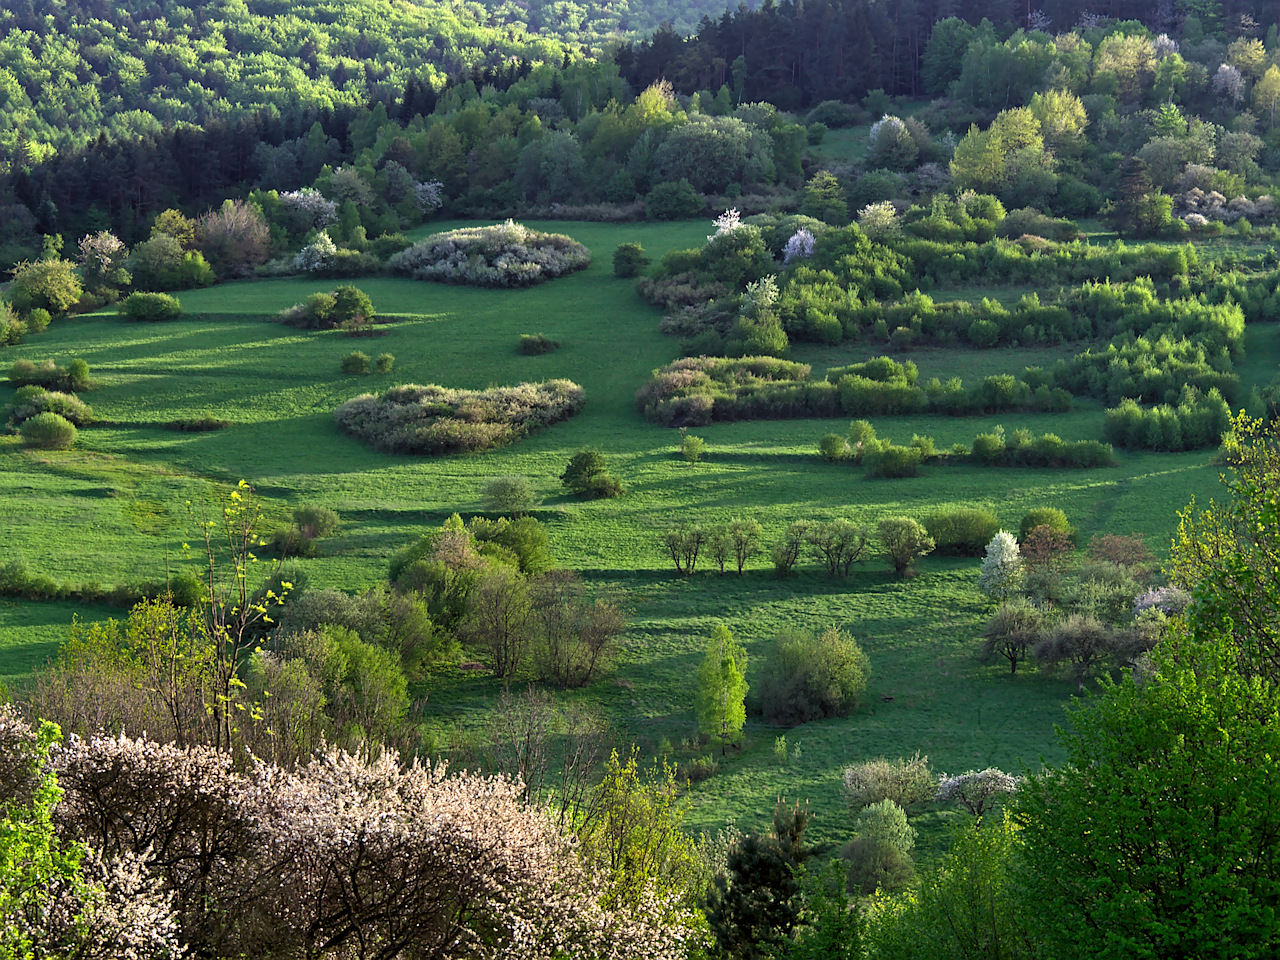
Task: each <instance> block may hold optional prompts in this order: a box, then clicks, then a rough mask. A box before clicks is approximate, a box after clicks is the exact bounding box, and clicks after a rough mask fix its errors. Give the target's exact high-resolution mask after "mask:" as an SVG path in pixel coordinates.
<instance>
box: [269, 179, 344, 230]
mask: <svg viewBox="0 0 1280 960" xmlns="http://www.w3.org/2000/svg"><path fill="white" fill-rule="evenodd" d="M280 202H281V203H283V204H284V205H285V207H286V208H287V209H288V210H289V211H290V213H292V214H293V215H294V217H295V218H296V219H297V221H298V225H299V226H301V227H303V228H304V229H305V230H314V229H318V228H320V227H327V226H328V225H329V224H331V223H333V221H335V220H337V219H338V205H337V204H336V203H334V201H332V200H328V199H326V198H325V195H324V194H322V193H321V192H320V191H319V190H316V189H315V188H314V187H303V188H302V189H301V190H290V191H289V192H287V193H282V194H280Z"/></svg>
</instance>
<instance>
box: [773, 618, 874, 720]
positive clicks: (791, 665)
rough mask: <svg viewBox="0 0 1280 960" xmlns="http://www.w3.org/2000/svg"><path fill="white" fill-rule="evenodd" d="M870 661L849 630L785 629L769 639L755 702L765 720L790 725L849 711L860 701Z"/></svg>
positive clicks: (861, 700) (863, 692)
mask: <svg viewBox="0 0 1280 960" xmlns="http://www.w3.org/2000/svg"><path fill="white" fill-rule="evenodd" d="M870 679H871V661H870V659H869V658H868V657H867V655H866V654H865V653H863V652H862V648H861V647H859V646H858V644H857V641H855V640H854V639H853V638H852V637H850V636H849V635H848V634H845V633H843V632H842V631H840V630H836V629H834V628H833V629H830V630H827V631H825V632H824V633H822V634H815V633H809V632H806V631H803V630H790V631H787V632H786V633H783V634H782V635H781V636H779V637H778V638H777V640H775V641H774V644H773V646H772V647H771V648H770V650H769V656H768V658H767V659H766V661H765V667H764V674H763V676H762V679H761V681H760V704H761V707H762V709H763V711H764V717H765V719H766V720H767V721H768V722H770V723H779V724H785V725H786V726H795V725H797V724H801V723H808V722H809V721H811V720H821V719H823V718H826V717H843V716H848V715H849V714H850V713H852V712H853V711H855V710H857V709H858V708H859V707H860V706H861V705H862V702H863V696H864V695H865V693H866V689H867V684H868V683H869V682H870Z"/></svg>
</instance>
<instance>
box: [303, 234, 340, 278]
mask: <svg viewBox="0 0 1280 960" xmlns="http://www.w3.org/2000/svg"><path fill="white" fill-rule="evenodd" d="M337 254H338V247H337V245H336V244H335V243H334V242H333V240H332V239H331V238H330V236H329V234H328V233H327V232H326V231H324V230H321V231H320V233H319V234H317V236H316V238H315V240H313V241H312V242H311V243H309V244H307V246H305V247H303V248H302V249H301V250H299V251H298V254H297V256H295V257H294V258H293V266H294V269H296V270H301V271H302V272H303V273H319V272H320V271H321V270H324V269H325V268H326V267H328V266H329V264H330V263H331V262H332V261H333V258H334V257H335V256H337Z"/></svg>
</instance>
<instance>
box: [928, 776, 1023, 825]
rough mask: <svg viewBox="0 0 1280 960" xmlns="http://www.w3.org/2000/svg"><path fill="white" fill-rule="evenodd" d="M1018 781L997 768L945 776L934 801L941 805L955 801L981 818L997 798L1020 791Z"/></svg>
mask: <svg viewBox="0 0 1280 960" xmlns="http://www.w3.org/2000/svg"><path fill="white" fill-rule="evenodd" d="M1018 780H1019V778H1018V777H1015V776H1013V775H1012V774H1008V773H1005V772H1004V771H1003V770H998V769H996V768H995V767H987V769H985V770H970V771H969V772H967V773H962V774H960V775H959V776H958V777H948V776H946V775H944V776H943V777H942V779H941V780H940V781H939V783H938V792H937V793H936V794H935V795H934V799H935V800H936V801H938V802H939V803H944V802H947V801H950V800H955V801H957V802H959V803H960V804H962V805H963V806H964V808H965V809H966V810H968V811H969V812H970V813H972V814H973V815H974V816H975V817H980V816H982V814H983V813H984V812H986V811H987V810H989V809H990V808H991V805H992V803H994V801H995V799H996V797H999V796H1007V795H1009V794H1011V793H1014V792H1015V791H1016V790H1017V789H1018Z"/></svg>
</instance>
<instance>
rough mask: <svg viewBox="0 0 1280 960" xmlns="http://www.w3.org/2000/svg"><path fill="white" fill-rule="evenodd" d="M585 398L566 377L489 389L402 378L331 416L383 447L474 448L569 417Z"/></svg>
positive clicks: (453, 450)
mask: <svg viewBox="0 0 1280 960" xmlns="http://www.w3.org/2000/svg"><path fill="white" fill-rule="evenodd" d="M583 402H584V394H583V391H582V388H581V387H579V386H578V385H577V384H576V383H572V382H571V381H569V380H548V381H545V382H543V383H522V384H519V385H517V386H514V387H490V388H489V389H487V390H452V389H449V388H448V387H441V386H436V385H434V384H432V385H429V386H419V385H417V384H405V385H403V386H398V387H392V388H391V389H389V390H387V391H386V392H385V393H382V394H371V393H366V394H362V395H361V396H358V397H354V398H353V399H351V400H348V401H347V402H346V403H344V404H342V406H340V407H338V409H337V410H336V411H335V412H334V420H335V421H336V422H337V424H338V428H339V429H340V430H342V431H343V432H344V433H346V434H348V435H350V436H353V437H355V438H356V439H358V440H362V441H364V442H365V443H367V444H369V445H371V446H373V447H375V448H376V449H378V450H382V451H383V452H385V453H430V454H447V453H476V452H479V451H481V450H489V449H492V448H494V447H497V446H501V445H503V444H506V443H512V442H514V441H516V440H518V439H520V438H521V437H523V436H524V435H525V434H527V433H529V432H530V431H532V430H536V429H538V428H540V427H546V426H550V425H551V424H554V423H559V422H560V421H562V420H567V419H568V418H569V417H571V416H573V415H574V414H575V413H577V412H578V411H579V410H581V409H582V405H583Z"/></svg>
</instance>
